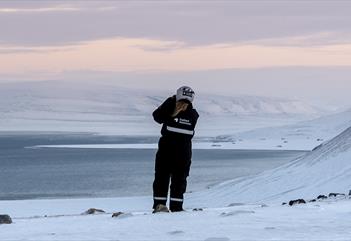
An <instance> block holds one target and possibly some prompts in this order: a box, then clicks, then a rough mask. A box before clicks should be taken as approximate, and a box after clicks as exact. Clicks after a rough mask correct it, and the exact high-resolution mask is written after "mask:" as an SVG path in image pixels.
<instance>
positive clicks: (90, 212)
mask: <svg viewBox="0 0 351 241" xmlns="http://www.w3.org/2000/svg"><path fill="white" fill-rule="evenodd" d="M102 213H105V211H104V210H102V209H96V208H89V209H88V210H87V211H85V212H84V213H83V214H85V215H91V214H102Z"/></svg>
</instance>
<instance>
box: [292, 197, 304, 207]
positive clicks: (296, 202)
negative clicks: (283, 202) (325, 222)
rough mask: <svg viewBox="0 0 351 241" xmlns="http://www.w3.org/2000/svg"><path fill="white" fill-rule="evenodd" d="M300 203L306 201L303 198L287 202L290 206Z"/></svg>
mask: <svg viewBox="0 0 351 241" xmlns="http://www.w3.org/2000/svg"><path fill="white" fill-rule="evenodd" d="M301 203H306V201H305V200H303V199H296V200H291V201H290V202H289V205H290V206H293V205H296V204H301Z"/></svg>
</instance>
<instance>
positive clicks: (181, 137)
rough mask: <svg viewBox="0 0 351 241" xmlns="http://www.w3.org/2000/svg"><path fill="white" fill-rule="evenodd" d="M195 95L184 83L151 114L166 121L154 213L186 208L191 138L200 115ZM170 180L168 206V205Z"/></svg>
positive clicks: (159, 148) (159, 156)
mask: <svg viewBox="0 0 351 241" xmlns="http://www.w3.org/2000/svg"><path fill="white" fill-rule="evenodd" d="M194 96H195V93H194V91H193V90H192V89H191V88H190V87H187V86H183V87H181V88H179V89H178V90H177V93H176V95H174V96H172V97H169V98H168V99H167V100H166V101H165V102H164V103H163V104H162V105H161V106H160V107H158V108H157V109H156V110H155V111H154V112H153V114H152V115H153V117H154V120H155V121H156V122H157V123H159V124H163V126H162V129H161V138H160V140H159V143H158V151H157V153H156V160H155V179H154V183H153V198H154V205H153V209H154V213H155V212H169V210H170V211H171V212H179V211H183V198H184V197H183V196H184V193H185V191H186V185H187V181H186V179H187V177H188V176H189V171H190V165H191V156H192V147H191V146H192V144H191V140H192V138H193V136H194V133H195V132H194V129H195V126H196V123H197V120H198V118H199V114H198V113H197V111H196V110H195V109H194V108H193V105H192V102H193V100H194ZM170 182H171V186H170V202H169V209H168V208H167V206H166V204H167V196H168V188H169V184H170Z"/></svg>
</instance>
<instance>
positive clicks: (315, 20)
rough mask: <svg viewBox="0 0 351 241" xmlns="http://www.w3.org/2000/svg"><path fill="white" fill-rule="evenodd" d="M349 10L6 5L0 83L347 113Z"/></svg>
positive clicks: (340, 1) (335, 4)
mask: <svg viewBox="0 0 351 241" xmlns="http://www.w3.org/2000/svg"><path fill="white" fill-rule="evenodd" d="M350 9H351V1H347V0H304V1H302V0H295V1H289V0H280V1H278V0H271V1H266V0H260V1H259V0H247V1H237V0H227V1H220V0H217V1H216V0H213V1H210V0H204V1H192V0H188V1H178V0H168V1H149V0H143V1H134V0H132V1H124V0H110V1H94V0H86V1H75V0H71V1H64V0H62V1H50V0H47V1H45V0H40V1H28V0H26V1H24V0H23V1H21V0H16V1H12V0H0V29H1V33H0V83H8V82H23V81H38V80H48V81H60V80H69V81H72V84H75V83H76V84H81V83H82V81H84V80H88V79H94V80H99V81H105V80H108V81H112V82H114V83H116V84H118V85H121V86H126V87H131V88H138V89H160V90H161V89H169V88H176V87H178V86H179V85H182V84H186V85H191V86H192V87H193V88H194V89H195V90H196V91H201V92H206V93H212V92H215V93H216V94H219V93H223V94H228V95H236V94H243V95H263V96H276V97H287V98H297V99H302V100H308V101H312V102H318V103H324V104H328V103H333V104H337V105H346V104H347V103H351V97H350V95H349V90H350V89H351V14H350ZM78 80H79V81H78Z"/></svg>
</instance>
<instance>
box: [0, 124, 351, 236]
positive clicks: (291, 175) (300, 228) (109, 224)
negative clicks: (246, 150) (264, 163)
mask: <svg viewBox="0 0 351 241" xmlns="http://www.w3.org/2000/svg"><path fill="white" fill-rule="evenodd" d="M350 158H351V128H348V129H347V130H345V131H344V132H342V133H341V134H340V135H338V136H337V137H335V138H333V139H332V140H330V141H327V142H325V143H323V145H321V146H319V147H318V148H316V149H315V150H314V151H312V152H310V153H308V154H306V155H305V156H303V157H301V158H299V159H297V160H295V161H292V162H291V163H289V164H286V165H284V166H282V167H279V168H276V169H274V170H269V171H266V172H264V173H261V174H258V175H256V176H254V177H245V178H240V179H237V180H233V181H229V182H226V183H223V184H220V185H218V186H214V187H212V188H211V189H209V190H205V191H201V192H195V193H190V194H187V196H186V203H185V207H186V208H187V209H188V211H187V212H182V213H172V214H155V215H153V214H150V207H151V199H152V198H151V197H135V198H115V199H114V198H110V199H83V200H81V199H75V200H31V201H26V200H25V201H1V202H0V208H1V211H2V212H6V213H8V214H10V215H11V216H12V217H13V221H14V223H13V224H11V225H1V226H0V239H1V240H207V241H219V240H350V237H351V229H350V225H349V219H350V218H351V199H350V198H349V196H348V195H345V196H344V197H339V198H328V199H326V200H323V201H317V202H311V203H307V204H300V205H297V206H293V207H289V206H287V205H285V206H282V205H281V202H282V201H289V200H290V199H298V198H304V199H306V200H309V199H312V198H316V197H317V196H318V195H320V194H324V195H327V194H328V193H331V192H339V193H346V194H347V193H348V191H349V190H350V189H351V184H350V180H351V179H350V178H351V162H350ZM92 207H94V208H102V209H104V210H105V211H106V212H107V214H100V215H80V214H81V213H82V212H84V211H85V210H87V209H88V208H92ZM192 208H204V210H203V211H199V212H194V211H191V209H192ZM117 211H122V212H124V213H125V214H123V215H121V216H119V217H117V218H111V213H112V212H117ZM45 215H47V216H45Z"/></svg>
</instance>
